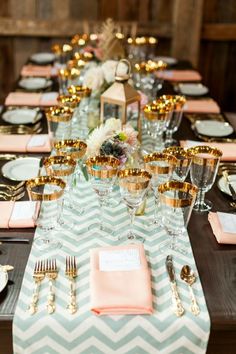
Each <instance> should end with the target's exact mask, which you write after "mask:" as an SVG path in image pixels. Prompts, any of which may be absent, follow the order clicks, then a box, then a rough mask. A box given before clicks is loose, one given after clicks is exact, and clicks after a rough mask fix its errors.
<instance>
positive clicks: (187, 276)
mask: <svg viewBox="0 0 236 354" xmlns="http://www.w3.org/2000/svg"><path fill="white" fill-rule="evenodd" d="M180 278H181V279H182V280H183V281H184V282H185V283H186V284H187V285H188V288H189V293H190V298H191V307H190V309H191V312H192V313H193V314H194V315H195V316H198V315H199V313H200V309H199V306H198V304H197V300H196V298H195V295H194V292H193V289H192V285H193V283H194V282H195V280H196V276H195V274H194V272H193V270H192V269H191V268H190V267H189V266H188V265H184V266H183V268H182V269H181V272H180Z"/></svg>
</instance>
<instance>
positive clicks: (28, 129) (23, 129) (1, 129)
mask: <svg viewBox="0 0 236 354" xmlns="http://www.w3.org/2000/svg"><path fill="white" fill-rule="evenodd" d="M42 129H43V127H42V123H41V122H37V123H35V124H31V125H30V126H27V125H23V124H9V125H0V134H7V135H9V134H38V133H40V132H41V131H42Z"/></svg>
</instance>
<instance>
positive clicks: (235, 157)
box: [180, 140, 236, 161]
mask: <svg viewBox="0 0 236 354" xmlns="http://www.w3.org/2000/svg"><path fill="white" fill-rule="evenodd" d="M180 145H181V146H182V147H184V148H186V149H189V148H191V147H193V146H198V145H207V146H211V147H215V148H217V149H219V150H221V151H222V152H223V155H222V157H221V160H222V161H236V143H208V142H204V143H203V142H202V141H193V140H181V141H180Z"/></svg>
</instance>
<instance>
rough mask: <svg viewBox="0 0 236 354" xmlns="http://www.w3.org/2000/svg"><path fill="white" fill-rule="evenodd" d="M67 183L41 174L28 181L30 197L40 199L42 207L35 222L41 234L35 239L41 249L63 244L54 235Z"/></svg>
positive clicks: (36, 244)
mask: <svg viewBox="0 0 236 354" xmlns="http://www.w3.org/2000/svg"><path fill="white" fill-rule="evenodd" d="M65 187H66V183H65V182H64V181H63V180H62V179H61V178H57V177H52V176H41V177H37V178H34V179H30V180H28V181H27V182H26V189H27V192H28V195H29V199H30V200H32V201H40V202H42V203H41V209H40V213H39V214H38V215H37V217H36V216H35V217H36V220H35V224H36V226H37V227H38V229H37V231H38V233H39V234H40V236H39V237H36V239H35V240H34V244H35V246H36V247H37V248H38V249H39V250H41V251H45V250H49V249H55V248H60V247H61V246H62V244H61V242H59V241H58V240H57V239H56V238H55V235H54V232H53V231H54V230H56V229H57V226H58V221H59V219H60V215H61V210H62V196H63V193H64V189H65Z"/></svg>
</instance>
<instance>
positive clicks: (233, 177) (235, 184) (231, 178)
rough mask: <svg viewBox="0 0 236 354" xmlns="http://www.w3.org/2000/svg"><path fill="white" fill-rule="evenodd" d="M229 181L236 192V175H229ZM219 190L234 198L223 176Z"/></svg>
mask: <svg viewBox="0 0 236 354" xmlns="http://www.w3.org/2000/svg"><path fill="white" fill-rule="evenodd" d="M229 181H230V183H231V184H232V186H233V188H234V189H235V190H236V175H230V174H229ZM218 188H219V189H220V190H221V192H223V193H226V194H228V195H230V196H232V194H231V192H230V190H229V185H228V183H227V181H226V180H225V178H224V177H223V176H222V177H221V178H220V179H219V181H218Z"/></svg>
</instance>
